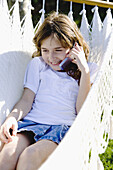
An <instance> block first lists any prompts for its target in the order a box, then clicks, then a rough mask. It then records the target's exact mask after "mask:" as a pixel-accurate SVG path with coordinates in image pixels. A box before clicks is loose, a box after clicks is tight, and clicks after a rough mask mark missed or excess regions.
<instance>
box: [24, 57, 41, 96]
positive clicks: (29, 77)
mask: <svg viewBox="0 0 113 170" xmlns="http://www.w3.org/2000/svg"><path fill="white" fill-rule="evenodd" d="M39 68H40V65H39V60H38V59H35V58H34V59H32V60H31V61H30V63H29V64H28V66H27V69H26V72H25V77H24V88H25V87H26V88H29V89H30V90H32V91H33V92H34V93H35V94H36V92H37V90H38V87H39Z"/></svg>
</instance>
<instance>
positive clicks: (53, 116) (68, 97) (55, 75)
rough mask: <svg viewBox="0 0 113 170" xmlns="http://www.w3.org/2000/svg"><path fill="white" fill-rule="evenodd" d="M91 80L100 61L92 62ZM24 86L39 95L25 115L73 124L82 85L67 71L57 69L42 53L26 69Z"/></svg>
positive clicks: (39, 119)
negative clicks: (48, 63)
mask: <svg viewBox="0 0 113 170" xmlns="http://www.w3.org/2000/svg"><path fill="white" fill-rule="evenodd" d="M88 65H89V68H90V77H91V82H93V81H94V78H95V75H96V72H97V65H96V64H88ZM24 87H26V88H29V89H30V90H32V91H33V92H34V93H35V94H36V95H35V99H34V102H33V105H32V109H31V111H30V112H29V113H28V114H27V115H26V116H25V117H24V119H28V120H32V121H35V122H37V123H43V124H51V125H60V124H66V125H72V123H73V121H74V120H75V117H76V110H75V105H76V100H77V95H78V90H79V86H78V83H77V81H76V80H75V79H73V78H72V77H70V76H68V75H67V73H66V72H59V71H54V70H53V69H52V68H51V67H50V66H49V65H47V64H46V63H45V62H44V61H43V59H42V57H35V58H33V59H32V60H31V61H30V63H29V64H28V67H27V69H26V73H25V79H24Z"/></svg>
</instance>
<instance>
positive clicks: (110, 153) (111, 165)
mask: <svg viewBox="0 0 113 170" xmlns="http://www.w3.org/2000/svg"><path fill="white" fill-rule="evenodd" d="M99 157H100V160H101V161H102V163H103V166H104V170H113V139H110V140H109V143H108V146H107V148H106V150H105V152H104V153H102V154H99Z"/></svg>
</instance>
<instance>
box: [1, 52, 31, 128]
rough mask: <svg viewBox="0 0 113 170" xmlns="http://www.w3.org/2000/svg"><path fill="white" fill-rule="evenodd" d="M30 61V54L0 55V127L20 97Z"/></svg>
mask: <svg viewBox="0 0 113 170" xmlns="http://www.w3.org/2000/svg"><path fill="white" fill-rule="evenodd" d="M30 59H31V53H27V52H22V51H11V52H7V53H4V54H0V64H1V65H0V126H1V124H2V123H3V121H4V120H5V118H6V116H8V114H9V113H10V111H11V110H12V108H13V106H14V105H15V103H16V102H17V101H18V100H19V99H20V97H21V95H22V92H23V81H24V74H25V70H26V67H27V64H28V62H29V61H30Z"/></svg>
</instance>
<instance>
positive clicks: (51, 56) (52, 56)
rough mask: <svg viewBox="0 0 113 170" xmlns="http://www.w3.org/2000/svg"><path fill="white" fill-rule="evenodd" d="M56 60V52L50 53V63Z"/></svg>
mask: <svg viewBox="0 0 113 170" xmlns="http://www.w3.org/2000/svg"><path fill="white" fill-rule="evenodd" d="M55 59H56V57H55V55H54V52H50V53H49V61H51V62H52V61H54V60H55Z"/></svg>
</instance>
